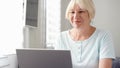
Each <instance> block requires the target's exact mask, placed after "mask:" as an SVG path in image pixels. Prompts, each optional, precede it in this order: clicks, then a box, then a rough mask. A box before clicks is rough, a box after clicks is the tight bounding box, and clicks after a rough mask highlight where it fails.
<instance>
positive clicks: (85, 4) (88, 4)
mask: <svg viewBox="0 0 120 68" xmlns="http://www.w3.org/2000/svg"><path fill="white" fill-rule="evenodd" d="M75 4H77V5H79V6H80V8H81V9H86V10H87V11H88V14H89V17H90V19H93V18H94V16H95V7H94V3H93V1H92V0H71V1H70V2H69V4H68V7H67V9H66V15H65V17H66V19H69V11H70V10H71V9H73V8H74V6H75Z"/></svg>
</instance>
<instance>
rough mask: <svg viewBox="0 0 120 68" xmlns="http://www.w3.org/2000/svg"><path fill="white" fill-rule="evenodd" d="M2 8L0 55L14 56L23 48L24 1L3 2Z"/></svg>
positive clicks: (0, 3)
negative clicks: (17, 50)
mask: <svg viewBox="0 0 120 68" xmlns="http://www.w3.org/2000/svg"><path fill="white" fill-rule="evenodd" d="M0 8H1V10H0V55H4V54H11V53H12V54H13V53H15V49H16V48H22V47H23V46H22V45H23V26H24V23H23V0H1V2H0Z"/></svg>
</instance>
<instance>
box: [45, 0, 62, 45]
mask: <svg viewBox="0 0 120 68" xmlns="http://www.w3.org/2000/svg"><path fill="white" fill-rule="evenodd" d="M60 4H61V2H60V0H46V44H47V47H51V46H53V44H54V42H55V39H56V37H57V36H58V35H59V33H60V17H61V16H60V15H61V14H60V13H61V12H60V11H61V10H60Z"/></svg>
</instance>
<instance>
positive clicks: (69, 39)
mask: <svg viewBox="0 0 120 68" xmlns="http://www.w3.org/2000/svg"><path fill="white" fill-rule="evenodd" d="M94 16H95V8H94V3H93V1H92V0H71V1H70V3H69V5H68V7H67V10H66V18H67V19H68V20H69V21H70V24H71V25H72V27H73V28H72V29H69V30H67V31H63V32H61V34H60V35H59V37H58V39H57V42H56V45H55V49H61V50H70V51H71V57H72V63H73V68H111V67H112V59H113V58H115V55H114V49H113V41H112V38H111V35H110V33H109V32H108V31H104V30H101V29H98V28H96V27H94V26H92V25H91V20H92V19H93V18H94Z"/></svg>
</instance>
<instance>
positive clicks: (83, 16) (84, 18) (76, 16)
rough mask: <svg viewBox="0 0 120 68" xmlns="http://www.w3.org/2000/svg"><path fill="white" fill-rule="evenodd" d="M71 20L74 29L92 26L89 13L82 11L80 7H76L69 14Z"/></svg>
mask: <svg viewBox="0 0 120 68" xmlns="http://www.w3.org/2000/svg"><path fill="white" fill-rule="evenodd" d="M69 20H70V22H71V25H72V26H73V28H80V27H86V26H89V25H90V17H89V14H88V11H87V10H85V9H81V8H80V7H79V5H75V6H74V8H73V9H71V10H70V12H69Z"/></svg>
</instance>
